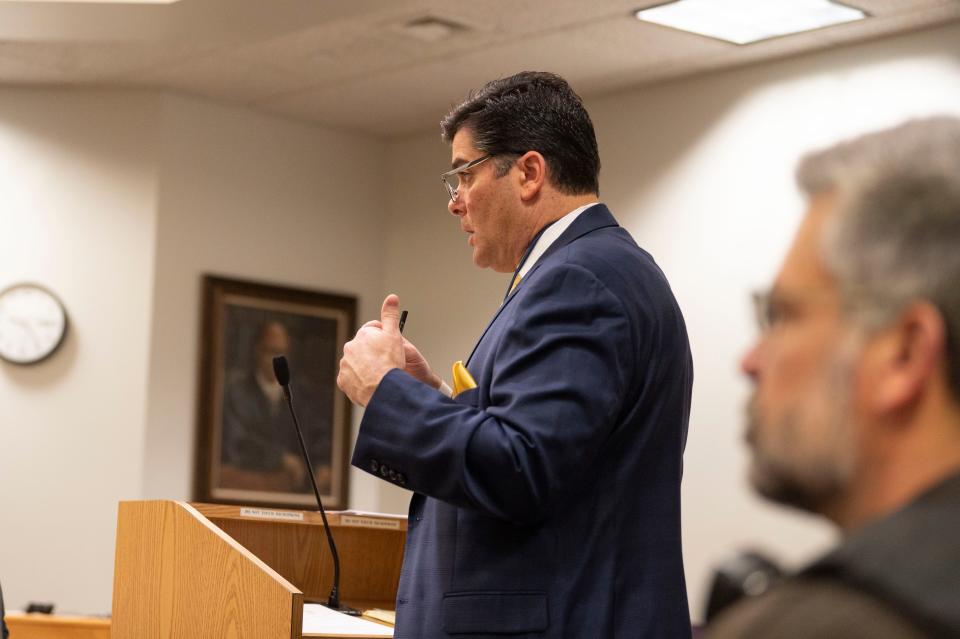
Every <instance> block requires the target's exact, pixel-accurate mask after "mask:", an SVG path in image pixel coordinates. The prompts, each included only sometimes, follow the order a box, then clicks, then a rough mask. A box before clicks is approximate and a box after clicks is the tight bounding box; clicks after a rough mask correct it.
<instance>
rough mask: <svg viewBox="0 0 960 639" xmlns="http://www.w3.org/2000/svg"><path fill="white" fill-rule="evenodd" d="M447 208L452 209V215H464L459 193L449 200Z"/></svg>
mask: <svg viewBox="0 0 960 639" xmlns="http://www.w3.org/2000/svg"><path fill="white" fill-rule="evenodd" d="M447 210H448V211H450V214H451V215H456V216H457V217H459V216H461V215H463V203H462V202H461V200H460V195H459V194H457V197H456V198H454V199H452V200H450V201H449V202H447Z"/></svg>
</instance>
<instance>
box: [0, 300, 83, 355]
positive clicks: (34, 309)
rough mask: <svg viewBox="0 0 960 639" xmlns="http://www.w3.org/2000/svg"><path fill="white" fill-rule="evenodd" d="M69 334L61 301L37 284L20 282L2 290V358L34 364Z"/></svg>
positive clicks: (0, 301) (0, 343) (0, 350)
mask: <svg viewBox="0 0 960 639" xmlns="http://www.w3.org/2000/svg"><path fill="white" fill-rule="evenodd" d="M66 333H67V313H66V311H65V310H64V308H63V305H62V304H61V303H60V301H59V300H58V299H57V298H56V297H55V296H54V295H53V294H52V293H50V292H49V291H47V290H46V289H44V288H42V287H40V286H36V285H35V284H17V285H15V286H11V287H10V288H8V289H6V290H4V291H2V292H0V358H2V359H5V360H6V361H8V362H12V363H14V364H35V363H37V362H39V361H41V360H43V359H46V358H47V357H49V356H50V355H52V354H53V352H54V351H55V350H57V348H58V347H59V346H60V344H61V343H62V342H63V338H64V336H65V335H66Z"/></svg>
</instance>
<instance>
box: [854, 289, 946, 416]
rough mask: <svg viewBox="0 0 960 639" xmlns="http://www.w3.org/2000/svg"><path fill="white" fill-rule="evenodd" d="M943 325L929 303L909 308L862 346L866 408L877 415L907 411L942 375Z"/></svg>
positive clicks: (944, 353)
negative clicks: (865, 381) (864, 352)
mask: <svg viewBox="0 0 960 639" xmlns="http://www.w3.org/2000/svg"><path fill="white" fill-rule="evenodd" d="M946 337H947V333H946V325H945V323H944V320H943V315H941V314H940V311H939V310H938V309H937V308H936V307H935V306H934V305H933V304H930V303H929V302H914V303H912V304H910V305H909V306H908V307H907V308H906V309H905V310H904V311H903V312H902V313H900V316H899V317H898V318H897V320H896V321H895V322H894V323H893V325H891V326H890V327H888V328H887V329H885V330H883V331H882V332H880V333H879V334H877V335H876V336H875V337H874V338H872V339H871V340H870V341H869V342H868V345H867V346H866V350H867V351H868V352H867V353H866V358H865V360H864V364H865V366H866V367H867V368H866V369H865V371H866V373H867V377H868V378H869V383H868V384H867V385H866V387H867V388H866V392H867V399H868V406H869V408H870V410H871V411H874V412H876V413H877V414H890V413H892V412H899V411H901V410H904V409H908V408H909V407H910V406H912V405H913V404H915V403H916V402H917V401H918V400H919V399H920V398H921V397H922V396H923V394H924V392H925V391H926V390H928V389H929V388H930V386H931V383H932V382H935V381H936V378H937V377H938V376H943V375H945V368H944V366H945V362H946V344H947V339H946Z"/></svg>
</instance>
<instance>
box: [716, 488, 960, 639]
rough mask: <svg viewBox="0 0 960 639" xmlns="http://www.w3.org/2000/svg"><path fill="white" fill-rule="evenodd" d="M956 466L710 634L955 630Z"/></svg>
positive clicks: (728, 615)
mask: <svg viewBox="0 0 960 639" xmlns="http://www.w3.org/2000/svg"><path fill="white" fill-rule="evenodd" d="M958 537H960V474H958V475H954V476H953V477H951V478H949V479H947V480H946V481H944V482H942V483H941V484H939V485H938V486H936V487H934V488H933V489H931V490H929V491H927V492H926V493H924V494H923V495H921V496H920V497H918V498H917V499H916V500H914V501H913V502H912V503H910V504H909V505H907V506H906V507H904V508H903V509H901V510H899V511H897V512H895V513H893V514H891V515H889V516H887V517H884V518H882V519H880V520H878V521H876V522H874V523H872V524H870V525H868V526H866V527H865V528H863V529H862V530H860V531H858V532H856V533H854V534H852V535H851V536H850V537H848V538H847V539H846V540H845V541H844V542H843V543H841V544H840V545H839V546H838V547H837V548H836V549H835V550H833V551H832V552H830V553H828V554H827V555H825V556H824V557H822V558H821V559H820V560H818V561H816V562H815V563H814V564H812V565H811V566H810V567H808V568H807V569H805V570H804V571H802V572H801V573H799V574H798V575H797V576H795V577H793V578H792V579H789V580H787V581H786V582H784V583H783V584H782V585H780V586H778V587H776V588H774V589H773V590H772V591H771V592H770V593H768V594H767V595H764V596H762V597H760V598H758V599H756V600H748V601H746V602H744V603H742V604H740V605H738V606H735V607H734V608H733V609H731V610H729V611H727V612H725V613H723V614H722V615H721V616H720V617H719V618H718V619H717V621H716V623H714V624H711V626H710V628H709V632H708V633H707V637H708V638H709V639H735V638H741V637H743V638H747V637H749V638H750V639H773V638H776V639H793V638H796V639H800V638H803V639H816V638H817V637H843V638H844V639H860V638H863V639H920V638H925V639H929V638H937V639H940V638H941V637H942V638H943V639H946V638H948V637H951V638H953V637H960V543H958Z"/></svg>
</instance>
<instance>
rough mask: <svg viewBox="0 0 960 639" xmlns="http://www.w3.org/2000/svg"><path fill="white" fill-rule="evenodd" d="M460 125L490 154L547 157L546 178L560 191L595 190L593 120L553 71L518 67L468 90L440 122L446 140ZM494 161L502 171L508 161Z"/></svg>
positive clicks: (596, 155) (596, 160)
mask: <svg viewBox="0 0 960 639" xmlns="http://www.w3.org/2000/svg"><path fill="white" fill-rule="evenodd" d="M461 129H469V130H470V131H471V132H472V133H473V137H474V146H476V147H477V149H478V150H480V151H483V152H484V153H488V154H490V155H496V156H512V157H513V158H517V157H519V156H521V155H523V154H524V153H526V152H528V151H537V152H539V153H540V154H541V155H543V157H544V158H545V159H546V161H547V166H548V167H549V173H548V177H549V179H550V182H551V183H552V184H553V186H555V187H556V188H557V190H559V191H561V192H562V193H566V194H567V195H580V194H585V193H599V191H600V184H599V180H598V176H599V174H600V153H599V152H598V151H597V138H596V135H595V134H594V132H593V123H592V122H591V121H590V116H589V115H588V114H587V110H586V109H584V108H583V102H582V101H581V100H580V96H578V95H577V94H576V93H574V92H573V89H571V88H570V85H569V84H567V81H566V80H564V79H563V78H561V77H560V76H558V75H556V74H553V73H545V72H540V71H524V72H522V73H518V74H516V75H512V76H510V77H509V78H501V79H499V80H493V81H492V82H488V83H487V84H485V85H484V86H483V87H482V88H481V89H480V90H479V91H472V92H471V93H470V95H469V96H468V97H467V99H466V100H465V101H464V102H463V103H461V104H460V105H459V106H457V107H456V108H454V109H453V110H452V111H450V113H449V114H447V117H445V118H444V119H443V120H442V121H441V122H440V130H441V132H442V135H443V139H444V140H446V141H447V142H452V141H453V138H454V136H455V135H456V134H457V131H460V130H461ZM498 159H499V158H498ZM495 161H496V160H495ZM497 166H498V168H499V170H500V173H501V175H502V174H504V173H506V171H507V170H508V167H509V163H506V162H503V161H500V162H497Z"/></svg>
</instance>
